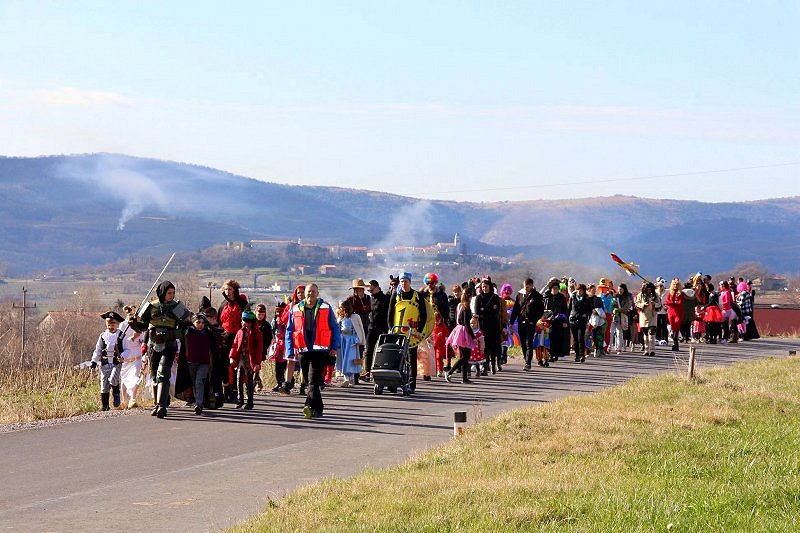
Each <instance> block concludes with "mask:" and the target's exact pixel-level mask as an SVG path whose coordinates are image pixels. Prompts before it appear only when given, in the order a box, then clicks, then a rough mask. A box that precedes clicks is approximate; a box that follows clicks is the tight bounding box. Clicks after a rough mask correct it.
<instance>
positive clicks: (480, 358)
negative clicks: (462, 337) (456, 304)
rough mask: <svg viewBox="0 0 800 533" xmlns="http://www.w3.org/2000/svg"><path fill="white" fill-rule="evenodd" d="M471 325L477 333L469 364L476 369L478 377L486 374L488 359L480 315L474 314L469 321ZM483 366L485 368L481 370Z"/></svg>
mask: <svg viewBox="0 0 800 533" xmlns="http://www.w3.org/2000/svg"><path fill="white" fill-rule="evenodd" d="M469 327H470V328H472V332H473V333H474V334H475V347H474V348H473V349H472V353H471V354H470V355H469V366H470V368H474V369H475V377H476V378H477V377H480V376H481V375H484V376H485V375H486V366H485V365H486V362H487V361H488V357H487V356H486V337H484V335H483V332H482V331H481V324H480V320H478V317H476V316H475V315H472V318H471V319H470V321H469ZM481 368H483V370H481Z"/></svg>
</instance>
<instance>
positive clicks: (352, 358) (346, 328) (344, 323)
mask: <svg viewBox="0 0 800 533" xmlns="http://www.w3.org/2000/svg"><path fill="white" fill-rule="evenodd" d="M336 318H338V322H339V324H338V325H339V332H340V333H341V335H342V344H341V347H340V349H339V352H338V353H337V355H336V370H337V371H338V372H341V374H342V375H343V376H344V381H342V387H352V386H353V385H355V384H356V382H355V379H356V376H357V375H359V374H360V373H361V365H360V364H358V363H357V362H356V361H357V360H360V359H361V357H360V354H359V352H358V343H359V340H360V339H359V336H358V335H359V332H358V331H357V330H356V327H355V325H354V321H355V320H357V319H358V318H359V316H358V315H357V314H356V313H354V312H353V304H352V303H351V301H350V300H349V299H347V300H344V301H343V302H342V303H341V304H339V307H338V308H337V309H336ZM361 334H362V335H363V334H364V332H363V328H362V331H361Z"/></svg>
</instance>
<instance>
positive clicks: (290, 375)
mask: <svg viewBox="0 0 800 533" xmlns="http://www.w3.org/2000/svg"><path fill="white" fill-rule="evenodd" d="M305 297H306V286H305V285H297V286H295V288H294V292H292V298H291V299H290V300H289V304H288V305H287V306H286V308H285V309H284V310H283V314H282V315H281V320H282V322H283V323H284V324H286V327H287V329H288V327H289V323H290V322H291V321H292V309H293V308H294V306H296V305H297V304H298V303H300V302H302V301H303V300H304V299H305ZM285 337H286V335H285V334H284V338H285ZM285 357H286V382H285V383H284V386H283V388H282V389H281V390H280V391H278V392H281V393H283V394H289V393H290V392H292V389H293V388H294V373H295V369H296V368H300V365H299V363H300V353H299V352H298V353H295V352H291V353H289V352H288V351H287V352H285ZM307 377H308V376H306V375H304V374H303V373H302V371H301V372H300V396H305V394H306V384H307V383H308V380H307Z"/></svg>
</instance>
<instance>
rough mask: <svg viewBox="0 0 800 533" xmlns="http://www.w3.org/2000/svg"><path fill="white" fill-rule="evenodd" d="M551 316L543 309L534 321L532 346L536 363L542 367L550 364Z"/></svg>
mask: <svg viewBox="0 0 800 533" xmlns="http://www.w3.org/2000/svg"><path fill="white" fill-rule="evenodd" d="M571 301H572V300H570V302H571ZM552 316H553V315H552V313H551V312H550V311H545V312H544V314H543V315H542V318H540V319H539V320H537V321H536V334H535V336H534V338H533V347H534V350H536V364H537V365H539V366H543V367H549V366H550V363H549V362H548V359H550V319H551V318H552ZM583 360H585V359H583Z"/></svg>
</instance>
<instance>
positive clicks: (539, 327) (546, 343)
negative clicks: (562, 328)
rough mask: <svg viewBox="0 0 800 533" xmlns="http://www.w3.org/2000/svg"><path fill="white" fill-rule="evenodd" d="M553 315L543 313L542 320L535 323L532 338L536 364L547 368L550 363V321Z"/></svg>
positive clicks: (548, 312) (546, 312)
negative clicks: (534, 331)
mask: <svg viewBox="0 0 800 533" xmlns="http://www.w3.org/2000/svg"><path fill="white" fill-rule="evenodd" d="M552 317H553V313H551V312H550V311H545V313H544V315H542V318H540V319H539V320H538V321H537V322H536V333H535V334H534V336H533V347H534V349H535V351H536V364H537V365H539V366H545V367H549V366H550V363H549V362H548V360H549V359H550V325H551V323H550V319H551V318H552Z"/></svg>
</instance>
